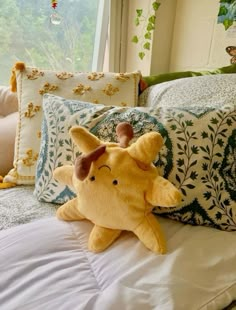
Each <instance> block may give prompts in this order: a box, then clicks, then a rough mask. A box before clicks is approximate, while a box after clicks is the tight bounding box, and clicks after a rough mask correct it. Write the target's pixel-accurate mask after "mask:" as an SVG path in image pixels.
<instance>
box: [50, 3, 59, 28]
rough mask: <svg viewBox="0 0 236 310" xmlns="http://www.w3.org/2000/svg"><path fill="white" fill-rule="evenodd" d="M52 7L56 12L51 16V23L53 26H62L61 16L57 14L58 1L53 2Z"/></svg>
mask: <svg viewBox="0 0 236 310" xmlns="http://www.w3.org/2000/svg"><path fill="white" fill-rule="evenodd" d="M51 6H52V8H53V9H54V12H53V13H52V14H51V16H50V21H51V23H52V24H53V25H60V23H61V19H62V18H61V16H60V15H59V14H58V13H57V11H56V8H57V1H56V0H51Z"/></svg>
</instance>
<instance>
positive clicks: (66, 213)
mask: <svg viewBox="0 0 236 310" xmlns="http://www.w3.org/2000/svg"><path fill="white" fill-rule="evenodd" d="M77 206H78V200H77V198H74V199H72V200H70V201H68V202H66V203H65V204H64V205H62V206H61V207H60V208H59V209H58V210H57V217H58V218H59V219H60V220H64V221H79V220H83V219H84V218H85V217H84V216H83V215H82V214H81V213H80V212H79V210H78V207H77Z"/></svg>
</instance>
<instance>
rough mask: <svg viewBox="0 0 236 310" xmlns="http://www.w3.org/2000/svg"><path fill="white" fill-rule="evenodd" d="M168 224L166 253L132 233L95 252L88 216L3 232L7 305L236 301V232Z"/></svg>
mask: <svg viewBox="0 0 236 310" xmlns="http://www.w3.org/2000/svg"><path fill="white" fill-rule="evenodd" d="M160 223H161V225H162V227H163V230H164V232H165V235H166V238H167V241H168V254H166V255H155V254H153V253H151V252H150V251H148V250H147V249H146V248H145V247H144V246H143V245H142V244H141V242H140V241H139V240H137V238H136V237H135V236H134V235H133V234H132V233H129V232H125V233H123V234H122V235H121V237H120V238H119V239H118V240H117V241H116V242H115V243H114V244H113V245H112V246H111V247H110V248H109V249H108V250H106V251H105V252H103V253H100V254H93V253H91V252H89V251H88V250H87V240H88V235H89V232H90V230H91V228H92V225H91V224H90V223H88V222H86V221H83V222H73V223H72V222H62V221H59V220H57V219H55V218H48V219H43V220H38V221H36V222H33V223H30V224H25V225H21V226H18V227H14V228H11V229H8V230H4V231H1V232H0V253H1V254H0V309H1V310H13V309H14V310H15V309H17V310H18V309H20V310H29V309H30V310H31V309H32V310H37V309H40V310H41V309H42V310H79V309H88V310H90V309H98V310H108V309H109V310H116V309H119V310H126V309H135V310H138V309H140V310H148V309H161V310H172V309H176V310H179V309H180V310H185V309H186V310H191V309H209V310H216V309H223V308H224V307H226V306H227V305H229V304H230V303H231V302H232V300H234V299H236V246H235V245H236V233H233V232H223V231H219V230H215V229H212V228H206V227H192V226H190V225H183V224H181V223H178V222H174V221H171V220H168V219H160Z"/></svg>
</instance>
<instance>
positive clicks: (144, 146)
mask: <svg viewBox="0 0 236 310" xmlns="http://www.w3.org/2000/svg"><path fill="white" fill-rule="evenodd" d="M162 144H163V139H162V136H161V135H160V134H159V133H158V132H148V133H146V134H144V135H142V136H141V137H139V138H138V140H137V141H136V142H135V143H133V144H132V145H131V146H130V147H128V148H127V150H128V153H129V154H130V156H131V157H132V158H133V159H134V160H136V161H137V162H140V163H141V164H144V165H149V164H151V163H152V162H153V161H154V159H155V158H156V156H157V154H158V152H159V151H160V149H161V147H162Z"/></svg>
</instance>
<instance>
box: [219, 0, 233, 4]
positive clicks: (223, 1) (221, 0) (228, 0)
mask: <svg viewBox="0 0 236 310" xmlns="http://www.w3.org/2000/svg"><path fill="white" fill-rule="evenodd" d="M234 1H235V0H220V3H234Z"/></svg>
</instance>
